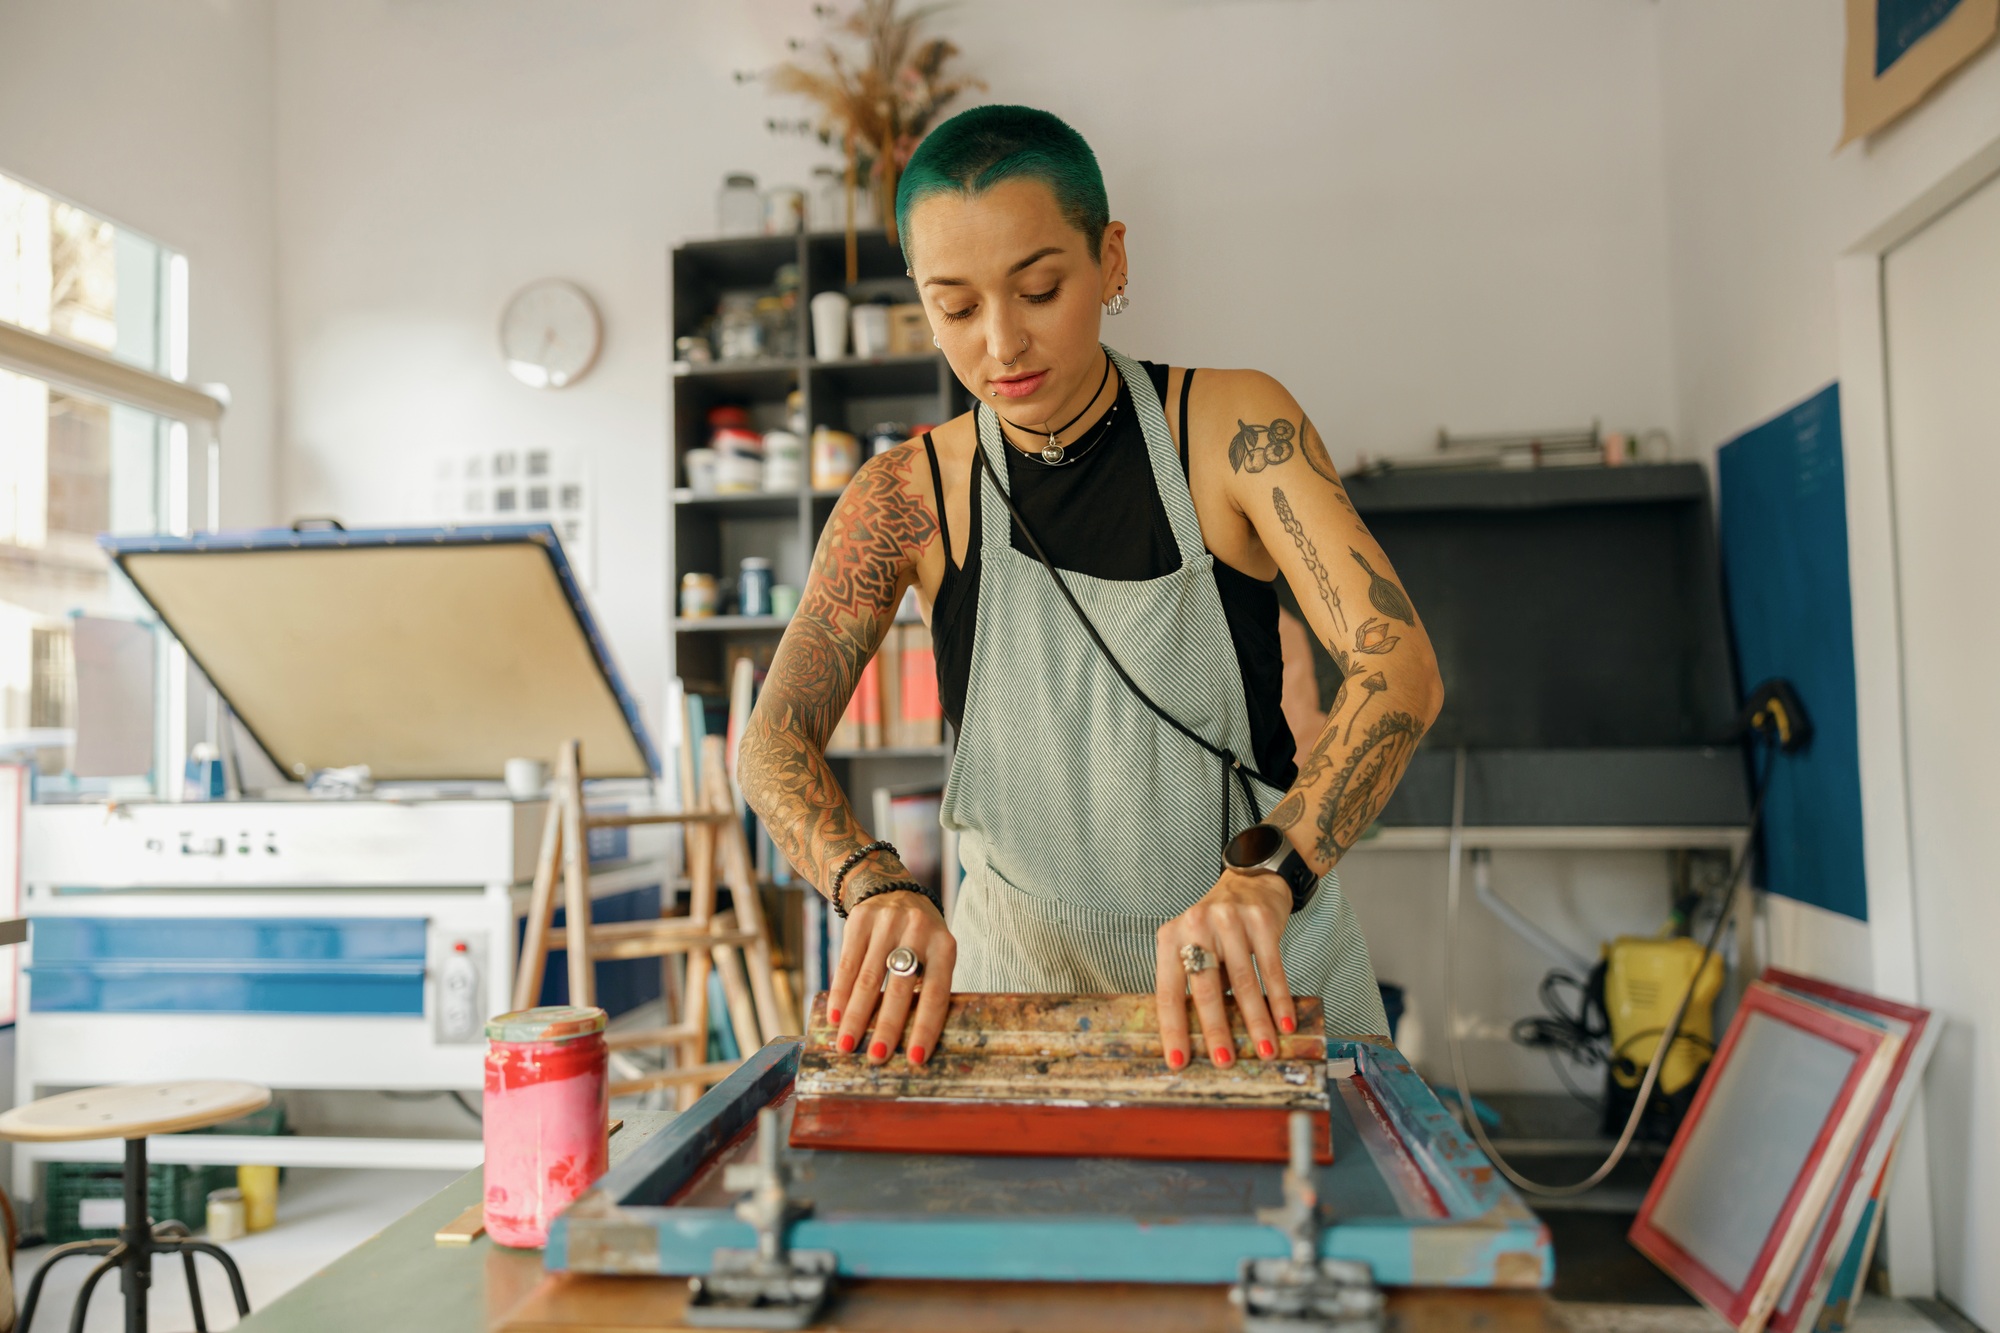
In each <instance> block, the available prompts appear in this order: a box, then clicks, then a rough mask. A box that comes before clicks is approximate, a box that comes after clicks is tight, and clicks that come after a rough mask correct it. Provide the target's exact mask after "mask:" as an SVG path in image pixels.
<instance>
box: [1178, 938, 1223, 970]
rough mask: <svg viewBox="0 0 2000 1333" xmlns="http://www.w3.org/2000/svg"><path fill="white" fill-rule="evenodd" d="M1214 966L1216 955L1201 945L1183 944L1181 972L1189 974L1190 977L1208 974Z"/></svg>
mask: <svg viewBox="0 0 2000 1333" xmlns="http://www.w3.org/2000/svg"><path fill="white" fill-rule="evenodd" d="M1214 966H1215V955H1214V954H1211V953H1210V952H1209V951H1208V950H1206V949H1204V948H1202V947H1201V946H1200V945H1199V944H1183V945H1182V946H1181V971H1183V972H1185V973H1187V974H1188V975H1189V976H1194V975H1195V974H1196V973H1199V972H1206V971H1208V969H1209V968H1211V967H1214Z"/></svg>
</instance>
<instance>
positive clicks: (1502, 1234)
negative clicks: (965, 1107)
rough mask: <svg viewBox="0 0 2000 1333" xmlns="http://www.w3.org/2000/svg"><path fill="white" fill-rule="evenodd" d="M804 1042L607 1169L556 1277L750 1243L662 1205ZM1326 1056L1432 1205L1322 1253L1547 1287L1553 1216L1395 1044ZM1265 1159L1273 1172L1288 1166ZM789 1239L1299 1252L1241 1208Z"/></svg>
mask: <svg viewBox="0 0 2000 1333" xmlns="http://www.w3.org/2000/svg"><path fill="white" fill-rule="evenodd" d="M802 1045H803V1043H802V1042H801V1041H800V1040H799V1039H797V1038H782V1039H779V1040H777V1041H773V1042H771V1043H770V1044H769V1045H767V1046H765V1047H764V1048H763V1049H762V1050H760V1051H758V1052H756V1053H755V1054H754V1055H752V1056H751V1057H750V1058H749V1059H748V1060H746V1061H744V1062H743V1064H742V1065H741V1066H739V1067H738V1068H737V1069H736V1071H735V1072H733V1073H732V1074H730V1075H729V1077H728V1078H727V1079H725V1080H724V1081H723V1082H722V1083H720V1084H717V1085H716V1086H715V1087H714V1088H712V1089H711V1090H710V1091H709V1092H708V1093H706V1094H705V1095H704V1096H703V1097H702V1098H701V1100H700V1101H699V1102H697V1103H696V1104H695V1106H694V1107H693V1108H692V1109H690V1110H688V1111H686V1112H684V1113H683V1114H682V1115H681V1116H680V1117H679V1118H678V1119H676V1120H675V1122H674V1123H673V1125H672V1126H671V1127H670V1128H669V1129H667V1130H666V1131H664V1132H662V1133H661V1134H659V1135H657V1136H655V1137H654V1138H653V1139H651V1140H649V1141H648V1142H647V1143H646V1144H645V1145H644V1146H643V1147H642V1148H641V1149H640V1150H639V1151H638V1152H635V1153H634V1154H632V1156H631V1157H629V1158H627V1159H626V1160H625V1161H624V1162H622V1163H620V1164H619V1165H618V1166H616V1167H614V1168H613V1169H612V1170H611V1172H610V1173H609V1174H608V1175H606V1176H605V1177H604V1178H603V1179H602V1180H600V1181H598V1183H597V1184H596V1185H594V1186H592V1187H591V1189H589V1190H588V1191H586V1192H585V1193H584V1194H583V1195H582V1196H581V1197H579V1198H578V1199H577V1201H576V1202H575V1203H573V1204H571V1205H570V1207H569V1208H568V1209H567V1210H565V1211H564V1212H563V1213H562V1214H561V1215H560V1216H559V1217H557V1218H556V1220H555V1222H554V1224H553V1225H552V1226H551V1227H550V1230H549V1240H548V1246H547V1248H546V1250H545V1251H544V1253H543V1262H544V1265H545V1266H546V1267H547V1268H548V1269H549V1270H551V1271H555V1272H578V1273H605V1274H628V1275H634V1274H690V1275H691V1274H697V1273H706V1272H708V1271H709V1270H710V1268H711V1266H712V1262H713V1255H714V1252H715V1251H716V1250H717V1249H718V1248H739V1249H740V1248H747V1247H754V1245H755V1244H756V1237H755V1233H754V1232H753V1231H752V1229H751V1227H750V1226H749V1224H748V1223H745V1222H743V1221H741V1220H739V1219H738V1218H737V1217H736V1215H735V1213H734V1212H733V1211H732V1210H730V1209H726V1208H713V1207H688V1206H681V1205H676V1204H672V1203H663V1202H662V1201H664V1200H671V1199H672V1198H673V1197H674V1196H675V1195H676V1194H677V1193H679V1192H680V1191H681V1190H682V1189H683V1188H684V1187H686V1186H688V1185H690V1184H691V1183H692V1182H694V1181H695V1180H696V1179H697V1177H699V1176H700V1175H701V1174H702V1173H703V1171H704V1170H706V1169H708V1168H709V1167H710V1166H711V1165H712V1164H713V1163H714V1161H715V1160H716V1158H717V1157H718V1156H720V1155H721V1154H723V1153H724V1152H725V1151H727V1150H729V1149H730V1148H731V1147H732V1146H734V1145H737V1144H740V1143H741V1142H742V1141H743V1140H744V1138H745V1136H746V1135H747V1134H748V1133H749V1132H750V1131H751V1129H752V1127H753V1126H754V1125H755V1122H756V1116H757V1112H758V1111H759V1110H760V1109H762V1108H763V1107H765V1106H767V1105H770V1104H772V1103H773V1102H774V1101H778V1100H781V1099H783V1098H784V1097H786V1096H788V1095H789V1093H790V1090H791V1086H792V1083H793V1080H794V1078H795V1077H796V1074H797V1070H798V1062H799V1053H800V1050H801V1048H802ZM1327 1054H1328V1056H1329V1058H1330V1060H1332V1061H1343V1060H1345V1061H1351V1062H1352V1064H1353V1068H1354V1075H1353V1076H1352V1077H1353V1081H1354V1083H1355V1085H1356V1086H1357V1087H1358V1088H1359V1089H1360V1090H1361V1094H1362V1095H1363V1096H1364V1097H1365V1098H1366V1100H1367V1102H1368V1105H1369V1107H1370V1108H1371V1110H1373V1111H1374V1113H1375V1115H1374V1121H1373V1123H1372V1124H1371V1125H1369V1126H1359V1125H1357V1128H1358V1129H1359V1130H1360V1132H1361V1137H1362V1139H1363V1141H1364V1143H1366V1145H1367V1147H1368V1150H1369V1152H1370V1154H1371V1157H1372V1158H1373V1160H1374V1163H1375V1166H1376V1167H1377V1169H1378V1170H1381V1171H1382V1172H1383V1175H1384V1177H1385V1179H1386V1178H1388V1177H1390V1176H1392V1175H1394V1176H1396V1177H1398V1178H1397V1179H1396V1180H1395V1181H1393V1182H1392V1184H1393V1186H1394V1192H1397V1193H1399V1194H1400V1195H1402V1196H1403V1197H1408V1196H1409V1195H1410V1194H1417V1195H1420V1196H1421V1197H1422V1198H1423V1199H1424V1200H1425V1201H1426V1205H1427V1207H1428V1208H1429V1210H1430V1211H1432V1212H1433V1213H1434V1214H1435V1215H1434V1216H1431V1217H1411V1216H1406V1215H1397V1216H1393V1217H1390V1216H1385V1217H1380V1218H1377V1217H1362V1218H1346V1219H1338V1220H1335V1221H1332V1222H1331V1223H1329V1224H1328V1225H1327V1226H1326V1227H1325V1229H1324V1230H1323V1231H1322V1232H1321V1236H1320V1253H1321V1254H1322V1255H1323V1256H1325V1257H1328V1258H1338V1259H1350V1260H1358V1261H1360V1262H1363V1263H1366V1264H1367V1265H1368V1266H1369V1268H1370V1270H1371V1271H1372V1272H1373V1273H1374V1275H1375V1280H1376V1282H1377V1283H1379V1284H1382V1285H1385V1286H1421V1287H1474V1288H1484V1287H1514V1288H1545V1287H1547V1286H1548V1285H1549V1283H1550V1282H1551V1281H1552V1280H1553V1275H1554V1254H1553V1250H1552V1248H1551V1246H1550V1241H1549V1233H1548V1229H1547V1227H1545V1226H1544V1225H1543V1224H1542V1222H1541V1220H1540V1219H1539V1218H1537V1217H1536V1216H1535V1215H1534V1214H1533V1213H1532V1212H1530V1211H1529V1210H1528V1208H1527V1206H1526V1205H1525V1204H1523V1203H1522V1201H1521V1199H1520V1197H1519V1196H1518V1195H1516V1194H1515V1193H1514V1191H1513V1190H1512V1189H1510V1188H1509V1187H1508V1186H1507V1184H1506V1183H1505V1182H1504V1181H1503V1180H1501V1179H1500V1177H1499V1175H1498V1174H1497V1173H1496V1172H1495V1171H1494V1169H1493V1167H1492V1166H1491V1164H1489V1163H1488V1162H1487V1160H1486V1158H1485V1157H1484V1155H1482V1154H1481V1153H1480V1152H1479V1150H1478V1148H1476V1147H1475V1146H1474V1145H1473V1144H1472V1142H1471V1141H1470V1140H1469V1139H1468V1138H1467V1137H1466V1136H1465V1135H1464V1133H1463V1132H1462V1131H1461V1129H1460V1128H1459V1125H1458V1122H1457V1121H1456V1120H1455V1119H1453V1118H1452V1116H1451V1114H1450V1112H1448V1111H1446V1110H1445V1108H1444V1107H1443V1105H1442V1104H1440V1103H1439V1102H1438V1100H1437V1098H1436V1096H1435V1095H1433V1094H1432V1092H1431V1090H1430V1088H1429V1087H1428V1086H1427V1085H1426V1084H1425V1083H1424V1081H1423V1079H1421V1078H1420V1077H1418V1075H1417V1073H1416V1071H1415V1070H1413V1069H1412V1068H1411V1067H1410V1065H1409V1063H1408V1062H1407V1061H1406V1060H1404V1059H1403V1057H1402V1055H1401V1054H1400V1053H1399V1052H1398V1051H1397V1050H1396V1049H1395V1047H1393V1046H1391V1045H1389V1044H1387V1043H1386V1042H1381V1041H1376V1040H1364V1039H1338V1038H1330V1039H1329V1040H1328V1042H1327ZM1378 1130H1379V1135H1380V1137H1379V1140H1378V1139H1376V1138H1375V1135H1376V1134H1377V1132H1378ZM1337 1166H1338V1163H1336V1167H1337ZM1264 1169H1266V1170H1269V1171H1270V1172H1271V1173H1272V1178H1273V1179H1274V1180H1275V1178H1276V1176H1277V1173H1278V1168H1277V1167H1275V1166H1272V1167H1267V1168H1264ZM789 1243H790V1244H792V1245H794V1246H796V1247H798V1248H800V1249H811V1250H831V1251H833V1252H834V1254H835V1255H836V1256H837V1258H838V1263H839V1272H840V1273H841V1274H843V1275H846V1276H851V1277H870V1278H933V1279H960V1280H980V1279H985V1280H1000V1281H1042V1282H1046V1281H1073V1282H1160V1283H1230V1282H1234V1281H1236V1280H1237V1278H1238V1276H1239V1268H1240V1265H1241V1263H1242V1261H1243V1260H1244V1259H1248V1258H1280V1257H1283V1256H1285V1255H1287V1254H1289V1253H1290V1248H1289V1244H1288V1241H1287V1238H1286V1235H1285V1233H1284V1232H1281V1231H1279V1230H1276V1229H1274V1228H1273V1227H1269V1226H1265V1225H1263V1224H1261V1223H1260V1222H1258V1221H1257V1220H1256V1219H1255V1217H1254V1216H1252V1215H1251V1214H1250V1213H1249V1212H1248V1211H1245V1212H1243V1213H1241V1214H1230V1215H1219V1216H1202V1215H1196V1214H1191V1213H1190V1214H1185V1215H1176V1216H1131V1215H1100V1214H1048V1213H1040V1214H1024V1215H994V1214H979V1215H974V1214H956V1215H954V1214H951V1213H934V1212H922V1211H918V1210H916V1209H912V1211H911V1212H910V1213H909V1214H907V1215H882V1214H875V1213H869V1214H850V1215H843V1214H841V1213H839V1212H835V1211H832V1210H830V1209H829V1210H826V1211H822V1212H818V1213H815V1214H813V1215H810V1216H807V1217H804V1218H802V1219H801V1220H799V1221H798V1222H796V1223H794V1224H793V1226H792V1227H791V1229H790V1232H789Z"/></svg>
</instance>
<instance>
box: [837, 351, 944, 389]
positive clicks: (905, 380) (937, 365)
mask: <svg viewBox="0 0 2000 1333" xmlns="http://www.w3.org/2000/svg"><path fill="white" fill-rule="evenodd" d="M943 366H944V357H943V356H942V355H940V354H939V353H936V352H923V353H919V354H916V355H911V356H877V357H869V358H866V359H862V358H858V357H849V358H847V359H846V360H842V361H815V362H813V363H812V369H813V373H814V374H815V375H819V376H823V377H825V378H827V379H829V380H831V381H833V382H834V383H835V384H837V385H838V386H839V387H840V389H841V390H842V391H843V392H844V393H845V394H847V395H848V396H850V397H864V398H870V397H872V398H888V397H912V398H914V397H919V396H922V395H926V394H930V395H935V394H936V393H937V392H938V384H939V375H940V372H941V371H942V368H943Z"/></svg>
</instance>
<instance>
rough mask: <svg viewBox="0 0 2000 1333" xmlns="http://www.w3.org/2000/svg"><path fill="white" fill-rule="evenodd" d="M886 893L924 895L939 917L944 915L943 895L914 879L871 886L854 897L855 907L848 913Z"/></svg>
mask: <svg viewBox="0 0 2000 1333" xmlns="http://www.w3.org/2000/svg"><path fill="white" fill-rule="evenodd" d="M885 893H918V894H922V895H923V896H924V897H925V898H926V899H928V900H929V902H930V905H931V906H932V907H935V908H937V910H938V915H940V916H942V915H943V914H944V902H943V895H942V894H940V893H939V892H938V891H937V890H936V889H934V888H932V887H931V886H930V885H928V884H922V883H919V882H918V881H916V880H914V879H887V880H883V881H882V882H881V883H880V884H871V885H869V886H868V887H867V888H865V889H862V890H861V891H860V892H859V893H857V894H855V895H854V904H853V907H850V908H848V911H852V910H854V907H859V906H861V904H863V903H865V902H867V901H868V900H869V899H870V898H879V897H881V896H882V895H883V894H885ZM841 915H842V916H845V915H847V913H846V912H842V913H841Z"/></svg>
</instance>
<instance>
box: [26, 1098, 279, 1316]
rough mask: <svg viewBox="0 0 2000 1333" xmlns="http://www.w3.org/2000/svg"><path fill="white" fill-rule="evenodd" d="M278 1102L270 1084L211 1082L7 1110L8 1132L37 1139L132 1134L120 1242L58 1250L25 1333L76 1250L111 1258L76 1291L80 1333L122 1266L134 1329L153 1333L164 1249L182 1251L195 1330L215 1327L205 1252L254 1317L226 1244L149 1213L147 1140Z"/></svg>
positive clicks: (34, 1287) (31, 1287)
mask: <svg viewBox="0 0 2000 1333" xmlns="http://www.w3.org/2000/svg"><path fill="white" fill-rule="evenodd" d="M270 1102H271V1090H270V1089H269V1088H260V1087H258V1086H257V1085H256V1084H255V1083H227V1082H221V1081H217V1080H211V1079H203V1080H196V1081H190V1082H186V1083H134V1084H130V1085H127V1086H124V1087H112V1088H90V1089H87V1090H86V1091H83V1092H66V1093H63V1094H62V1095H61V1096H59V1097H44V1098H42V1099H41V1100H40V1101H38V1102H30V1103H29V1104H28V1105H26V1106H17V1107H15V1108H14V1109H13V1110H11V1111H9V1112H7V1113H6V1114H5V1115H0V1138H7V1139H21V1140H26V1141H29V1142H34V1143H69V1142H75V1141H79V1140H83V1139H123V1140H125V1225H124V1226H123V1227H122V1228H121V1229H120V1232H119V1236H118V1239H117V1240H80V1241H75V1242H72V1243H71V1244H68V1245H58V1246H56V1248H55V1249H54V1250H52V1251H50V1252H49V1257H48V1258H47V1259H46V1260H44V1261H43V1262H42V1266H41V1268H40V1269H39V1270H38V1271H37V1272H36V1273H35V1280H34V1281H33V1282H31V1283H29V1284H28V1299H27V1301H26V1302H25V1303H24V1304H23V1305H22V1307H21V1322H20V1325H19V1328H20V1333H28V1327H29V1325H30V1323H32V1322H33V1320H34V1318H35V1302H36V1301H37V1300H39V1299H40V1298H41V1294H42V1279H43V1278H45V1277H47V1276H48V1275H49V1269H51V1268H53V1267H55V1265H56V1262H57V1261H58V1260H61V1259H67V1258H69V1257H70V1256H71V1255H73V1254H93V1255H100V1256H102V1261H101V1262H100V1263H99V1264H98V1265H97V1267H95V1268H93V1269H91V1270H90V1276H89V1277H87V1278H85V1279H84V1282H83V1290H82V1291H80V1292H78V1293H77V1297H76V1305H75V1307H74V1308H73V1309H72V1310H71V1311H70V1321H69V1323H70V1328H71V1330H72V1331H73V1333H74V1330H78V1329H81V1328H82V1327H83V1317H84V1313H85V1311H87V1310H88V1309H89V1308H90V1294H91V1292H92V1291H93V1290H95V1289H96V1287H97V1280H98V1279H99V1278H101V1277H103V1276H104V1275H105V1274H106V1273H108V1272H110V1271H111V1270H112V1269H114V1268H116V1269H118V1270H120V1271H119V1277H118V1281H119V1286H120V1287H121V1288H123V1290H124V1292H125V1333H147V1328H146V1292H147V1289H148V1288H149V1287H151V1286H152V1283H153V1256H154V1255H155V1254H178V1255H180V1256H181V1262H182V1263H183V1264H184V1265H186V1268H187V1284H188V1304H189V1305H190V1306H192V1307H193V1308H194V1326H195V1330H196V1333H208V1320H207V1317H206V1316H205V1315H204V1314H203V1312H202V1308H201V1286H200V1284H199V1283H197V1282H196V1281H195V1273H194V1256H195V1255H196V1254H197V1253H199V1254H206V1255H208V1256H210V1257H211V1258H213V1259H214V1260H215V1261H216V1262H217V1263H219V1264H221V1265H222V1271H223V1272H224V1273H226V1274H228V1276H229V1290H230V1294H231V1295H233V1296H235V1298H236V1314H237V1317H238V1318H241V1317H243V1316H244V1315H247V1314H249V1313H250V1298H249V1296H248V1295H246V1294H245V1293H244V1290H243V1274H242V1273H241V1272H239V1271H238V1270H237V1267H236V1261H235V1260H233V1259H231V1258H230V1257H229V1255H228V1254H227V1253H226V1252H224V1250H223V1249H222V1247H221V1246H219V1245H212V1244H210V1243H209V1242H207V1241H201V1240H194V1239H192V1238H191V1237H190V1235H189V1233H188V1229H187V1228H186V1227H185V1226H180V1225H178V1224H176V1223H173V1222H166V1223H162V1224H161V1225H160V1226H158V1227H155V1226H153V1225H152V1222H151V1219H150V1218H148V1217H147V1215H146V1136H147V1135H149V1134H172V1133H175V1132H177V1131H180V1130H184V1129H206V1128H207V1127H208V1126H210V1125H219V1124H221V1123H222V1122H223V1121H225V1120H234V1119H236V1117H238V1116H241V1115H248V1114H250V1112H252V1111H257V1110H262V1109H263V1108H264V1107H266V1106H268V1105H270Z"/></svg>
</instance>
